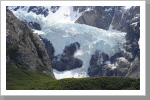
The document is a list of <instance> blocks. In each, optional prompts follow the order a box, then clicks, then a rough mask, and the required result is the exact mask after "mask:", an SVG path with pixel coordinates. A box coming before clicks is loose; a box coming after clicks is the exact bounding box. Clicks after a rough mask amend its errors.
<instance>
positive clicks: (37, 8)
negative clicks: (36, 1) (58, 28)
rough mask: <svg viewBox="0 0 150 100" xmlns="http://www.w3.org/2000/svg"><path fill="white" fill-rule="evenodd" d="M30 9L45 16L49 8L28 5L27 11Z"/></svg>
mask: <svg viewBox="0 0 150 100" xmlns="http://www.w3.org/2000/svg"><path fill="white" fill-rule="evenodd" d="M30 11H32V12H34V13H36V14H37V15H39V14H42V15H44V16H45V17H46V16H47V15H48V14H49V12H48V11H49V10H48V9H46V8H45V7H42V6H30V7H29V9H28V12H30Z"/></svg>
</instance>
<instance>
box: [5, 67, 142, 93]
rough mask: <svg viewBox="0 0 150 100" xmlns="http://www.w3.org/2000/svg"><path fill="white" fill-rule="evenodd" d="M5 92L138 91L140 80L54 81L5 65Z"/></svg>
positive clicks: (103, 78) (21, 68) (41, 74)
mask: <svg viewBox="0 0 150 100" xmlns="http://www.w3.org/2000/svg"><path fill="white" fill-rule="evenodd" d="M6 81H7V85H6V87H7V90H139V89H140V80H139V79H132V78H119V77H88V78H79V79H76V78H67V79H61V80H56V79H53V78H50V77H49V76H47V75H45V74H43V73H40V72H32V71H29V70H27V69H26V67H24V66H20V65H14V64H7V74H6Z"/></svg>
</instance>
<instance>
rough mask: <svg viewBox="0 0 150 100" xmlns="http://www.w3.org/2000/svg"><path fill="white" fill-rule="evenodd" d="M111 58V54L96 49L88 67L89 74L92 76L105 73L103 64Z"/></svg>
mask: <svg viewBox="0 0 150 100" xmlns="http://www.w3.org/2000/svg"><path fill="white" fill-rule="evenodd" d="M108 60H109V56H108V55H107V54H105V53H103V52H101V51H98V50H97V51H95V53H94V54H93V55H92V57H91V60H90V67H89V68H88V75H89V76H90V77H98V76H102V74H103V71H102V70H103V66H104V65H106V64H105V62H106V61H108Z"/></svg>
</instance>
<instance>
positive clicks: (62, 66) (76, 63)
mask: <svg viewBox="0 0 150 100" xmlns="http://www.w3.org/2000/svg"><path fill="white" fill-rule="evenodd" d="M82 65H83V62H82V61H81V60H79V59H77V58H74V57H73V56H70V55H68V54H61V55H58V56H56V57H54V59H53V61H52V67H53V68H54V69H56V70H58V71H65V70H71V69H75V68H80V67H82Z"/></svg>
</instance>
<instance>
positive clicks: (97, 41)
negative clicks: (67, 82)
mask: <svg viewBox="0 0 150 100" xmlns="http://www.w3.org/2000/svg"><path fill="white" fill-rule="evenodd" d="M16 16H17V17H18V18H19V19H20V20H26V21H28V22H31V21H32V22H37V23H39V24H40V25H41V28H42V30H41V31H37V30H35V31H34V33H38V34H39V35H40V36H41V37H42V38H46V39H47V40H49V41H50V42H51V43H52V45H53V47H54V49H55V53H54V55H55V56H56V55H58V54H62V53H63V50H64V48H65V46H67V45H70V44H71V43H75V42H78V43H79V44H80V49H79V50H78V51H77V52H76V53H75V54H74V57H76V58H78V59H80V60H82V61H83V66H82V67H81V68H77V69H73V70H69V71H62V72H59V71H57V70H55V69H54V70H53V71H54V75H55V77H56V78H57V79H62V78H72V77H74V78H82V77H88V74H87V70H88V67H89V62H90V59H91V55H92V54H94V52H95V51H96V50H101V51H102V52H104V53H106V54H108V56H109V57H111V56H113V55H114V54H116V53H117V52H119V51H120V50H121V49H123V43H124V42H125V35H126V33H121V32H115V31H113V32H112V31H106V30H103V29H99V28H96V27H91V26H88V25H83V24H77V23H59V22H57V21H51V20H49V19H48V18H44V17H43V16H37V15H33V14H31V13H29V14H26V15H25V13H24V15H23V13H22V14H18V13H16Z"/></svg>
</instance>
